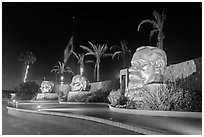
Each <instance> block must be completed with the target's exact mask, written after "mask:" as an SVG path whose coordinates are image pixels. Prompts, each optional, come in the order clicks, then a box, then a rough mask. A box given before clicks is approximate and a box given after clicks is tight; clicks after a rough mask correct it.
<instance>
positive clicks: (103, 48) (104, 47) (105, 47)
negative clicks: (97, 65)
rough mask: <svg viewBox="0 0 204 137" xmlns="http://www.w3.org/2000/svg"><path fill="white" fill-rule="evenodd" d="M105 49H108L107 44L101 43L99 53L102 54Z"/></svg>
mask: <svg viewBox="0 0 204 137" xmlns="http://www.w3.org/2000/svg"><path fill="white" fill-rule="evenodd" d="M107 50H108V46H107V45H106V44H103V45H102V47H101V52H100V53H101V55H102V56H103V54H105V53H106V51H107Z"/></svg>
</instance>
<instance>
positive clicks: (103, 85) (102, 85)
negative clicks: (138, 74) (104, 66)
mask: <svg viewBox="0 0 204 137" xmlns="http://www.w3.org/2000/svg"><path fill="white" fill-rule="evenodd" d="M90 85H91V89H90V92H96V91H98V90H102V91H104V92H108V91H111V90H112V89H113V88H115V87H119V81H118V80H116V81H111V80H107V81H101V82H94V83H90Z"/></svg>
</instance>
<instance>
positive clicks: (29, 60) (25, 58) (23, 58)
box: [18, 51, 36, 82]
mask: <svg viewBox="0 0 204 137" xmlns="http://www.w3.org/2000/svg"><path fill="white" fill-rule="evenodd" d="M18 61H20V62H22V63H23V64H24V66H25V74H24V78H23V82H26V78H27V75H28V69H29V67H30V65H31V64H33V63H34V62H36V58H35V56H34V54H33V53H32V52H28V51H26V52H24V53H22V54H20V56H19V58H18Z"/></svg>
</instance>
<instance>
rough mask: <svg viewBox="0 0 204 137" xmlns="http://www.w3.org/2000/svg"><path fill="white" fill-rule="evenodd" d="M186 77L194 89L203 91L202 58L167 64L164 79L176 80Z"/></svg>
mask: <svg viewBox="0 0 204 137" xmlns="http://www.w3.org/2000/svg"><path fill="white" fill-rule="evenodd" d="M182 78H184V79H185V81H187V82H188V84H190V85H188V86H189V87H192V90H198V91H202V58H197V59H192V60H189V61H185V62H182V63H178V64H173V65H170V66H167V68H166V71H165V75H164V81H167V80H169V81H171V82H174V81H176V80H177V79H182Z"/></svg>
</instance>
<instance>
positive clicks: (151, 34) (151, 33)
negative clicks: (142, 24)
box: [149, 29, 159, 41]
mask: <svg viewBox="0 0 204 137" xmlns="http://www.w3.org/2000/svg"><path fill="white" fill-rule="evenodd" d="M158 31H159V30H158V29H155V30H152V31H150V35H149V41H151V37H152V36H153V35H154V33H156V32H158Z"/></svg>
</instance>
